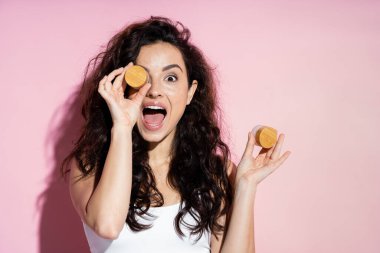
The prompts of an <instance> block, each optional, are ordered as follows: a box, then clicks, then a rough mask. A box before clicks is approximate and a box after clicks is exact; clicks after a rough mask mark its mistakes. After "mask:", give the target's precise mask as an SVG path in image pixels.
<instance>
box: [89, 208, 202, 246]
mask: <svg viewBox="0 0 380 253" xmlns="http://www.w3.org/2000/svg"><path fill="white" fill-rule="evenodd" d="M179 208H180V203H178V204H174V205H170V206H163V207H150V208H149V213H150V214H153V215H155V216H156V218H151V217H149V216H144V217H146V218H147V219H148V220H145V219H143V218H141V217H138V216H137V217H136V219H137V220H138V221H139V223H141V224H152V227H151V228H149V229H147V230H143V231H140V232H134V231H132V230H130V228H129V227H128V226H127V224H126V223H125V224H124V227H123V229H122V231H121V232H120V234H119V237H118V238H117V239H116V240H108V239H104V238H102V237H100V236H98V235H97V234H96V233H95V232H94V231H93V230H92V229H91V228H90V227H89V226H87V225H86V224H85V223H84V222H83V227H84V231H85V234H86V237H87V241H88V244H89V246H90V250H91V252H92V253H103V252H107V253H130V252H133V253H135V252H136V253H145V252H147V253H148V252H165V253H206V252H207V253H209V252H210V233H209V232H206V233H203V235H202V237H201V238H200V239H199V241H196V235H195V236H194V235H192V236H191V235H190V232H191V231H190V230H189V229H188V228H186V227H185V226H183V225H182V224H181V230H182V232H183V233H184V234H185V236H184V237H182V238H181V237H180V236H179V235H177V233H176V231H175V221H174V218H175V216H176V215H177V213H178V211H179ZM184 221H185V222H186V223H187V224H191V225H194V224H195V220H194V219H193V218H192V217H191V215H190V214H186V216H185V217H184Z"/></svg>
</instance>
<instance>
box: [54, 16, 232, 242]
mask: <svg viewBox="0 0 380 253" xmlns="http://www.w3.org/2000/svg"><path fill="white" fill-rule="evenodd" d="M189 38H190V31H189V30H188V29H187V28H186V27H184V26H183V25H182V24H181V23H180V22H176V23H174V22H173V21H171V20H170V19H167V18H164V17H154V16H152V17H151V18H149V19H147V20H145V21H142V22H137V23H134V24H131V25H129V26H127V27H125V28H124V29H123V30H121V31H120V32H119V33H117V34H116V35H115V36H113V37H112V39H111V40H110V41H109V43H108V44H107V47H106V50H105V51H104V52H101V53H99V54H98V55H97V56H96V57H95V58H93V59H92V60H91V61H90V63H89V64H88V65H87V69H86V73H85V78H84V81H83V83H82V89H81V94H82V96H83V99H84V103H83V106H82V116H83V117H84V119H85V125H84V126H83V128H82V132H81V135H80V137H79V138H78V140H77V141H76V142H75V146H74V149H73V150H72V152H71V153H70V154H69V155H68V156H67V157H66V158H65V160H64V161H63V163H62V165H61V171H62V174H63V175H65V174H66V173H67V172H68V170H67V169H65V168H66V166H65V165H67V162H68V161H69V160H71V159H72V158H75V159H76V160H77V161H78V166H79V169H80V170H81V172H82V173H83V174H82V178H84V177H87V176H89V175H95V185H96V184H97V183H98V182H99V179H100V177H101V174H102V169H103V166H104V163H105V159H106V156H107V152H108V149H109V146H110V137H111V136H110V132H111V131H110V130H111V128H112V118H111V115H110V112H109V110H108V107H107V105H106V103H105V101H104V100H103V98H102V97H101V96H100V94H99V93H98V91H97V89H98V83H99V82H100V80H101V79H102V78H103V76H104V75H108V74H109V73H110V72H111V71H113V70H114V69H117V68H120V67H123V66H125V65H126V64H127V63H129V62H131V61H132V62H135V60H136V58H137V56H138V54H139V51H140V49H141V47H142V46H144V45H149V44H153V43H156V42H160V41H162V42H167V43H170V44H171V45H173V46H175V47H177V48H178V49H179V51H180V52H181V54H182V57H183V59H184V62H185V66H186V69H187V74H188V76H187V77H188V80H189V87H190V85H191V82H190V80H197V81H198V87H197V90H196V92H195V94H194V96H193V99H192V101H191V103H190V104H189V105H188V106H187V107H186V109H185V112H184V114H183V116H182V118H181V119H180V121H179V123H178V125H177V130H176V134H175V140H174V143H173V147H172V160H171V163H170V168H169V173H168V182H169V184H170V185H171V186H172V187H173V188H174V189H176V190H177V191H178V192H179V193H180V195H181V202H182V203H181V209H180V211H179V213H178V214H177V216H176V218H175V227H176V231H177V233H178V234H179V235H181V236H183V235H184V234H183V232H182V231H181V227H180V223H181V224H182V225H185V226H186V227H188V228H190V229H191V231H192V234H194V235H197V236H198V238H200V237H201V235H202V234H203V233H204V232H205V231H211V232H212V233H213V234H217V233H218V232H220V231H223V230H224V229H225V228H224V226H223V225H222V224H219V223H218V222H217V220H218V218H219V217H221V216H223V215H228V211H229V209H230V207H231V202H232V189H231V185H230V183H229V180H228V175H227V166H228V164H229V162H228V161H229V158H230V151H229V148H228V146H227V145H226V144H225V143H224V142H223V141H222V139H221V133H220V129H219V126H218V122H220V109H219V107H218V106H217V96H216V91H215V80H214V78H213V75H212V71H213V69H212V68H211V67H210V66H209V65H208V63H207V61H206V59H205V57H204V56H203V54H202V52H201V51H200V50H199V49H198V48H197V47H196V46H194V45H193V44H192V43H191V42H190V41H189ZM99 60H100V63H99V64H97V62H98V61H99ZM92 61H95V63H94V70H93V71H92V73H91V74H90V75H89V76H88V75H87V74H88V71H89V67H90V64H91V62H92ZM87 76H88V77H87ZM127 93H128V90H126V91H125V94H127ZM132 141H133V149H132V150H133V155H132V156H133V177H132V189H131V199H130V207H129V211H128V215H127V218H126V222H127V224H128V225H129V227H130V228H131V229H132V230H134V231H141V230H144V229H147V228H149V227H150V225H143V224H140V223H139V222H138V220H137V217H138V216H140V217H141V216H142V215H143V214H149V213H148V210H149V207H150V206H151V205H152V204H153V203H154V204H155V205H156V206H162V205H163V203H164V201H163V196H162V194H161V193H160V192H159V190H158V189H157V186H156V182H155V177H154V174H153V172H152V169H151V168H150V166H149V164H148V154H147V143H146V141H145V140H144V139H143V138H142V137H141V135H140V134H139V132H138V129H137V127H136V126H135V127H134V129H133V131H132ZM80 179H81V178H80ZM80 179H79V180H80ZM186 214H189V215H191V216H192V217H193V218H194V219H195V221H196V225H193V226H192V225H190V224H186V223H185V222H184V219H183V218H184V216H185V215H186Z"/></svg>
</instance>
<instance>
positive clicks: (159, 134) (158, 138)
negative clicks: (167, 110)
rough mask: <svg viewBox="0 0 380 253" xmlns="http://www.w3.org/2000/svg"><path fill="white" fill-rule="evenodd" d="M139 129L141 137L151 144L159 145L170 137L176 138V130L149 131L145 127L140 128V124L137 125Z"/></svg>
mask: <svg viewBox="0 0 380 253" xmlns="http://www.w3.org/2000/svg"><path fill="white" fill-rule="evenodd" d="M137 129H138V131H139V133H140V135H141V137H142V138H143V139H144V140H145V141H146V142H149V143H159V142H162V141H163V140H165V139H166V138H167V137H169V136H173V138H174V133H175V131H174V130H171V131H168V130H165V129H164V128H163V129H160V130H159V131H149V130H147V129H144V126H140V124H139V123H137Z"/></svg>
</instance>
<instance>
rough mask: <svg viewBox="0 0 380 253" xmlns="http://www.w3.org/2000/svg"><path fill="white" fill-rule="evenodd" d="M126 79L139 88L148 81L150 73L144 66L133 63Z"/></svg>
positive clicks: (133, 86)
mask: <svg viewBox="0 0 380 253" xmlns="http://www.w3.org/2000/svg"><path fill="white" fill-rule="evenodd" d="M124 79H125V82H126V83H127V84H128V85H129V86H131V87H132V88H135V89H137V88H140V87H141V86H143V85H144V84H146V83H147V82H148V80H149V75H148V73H147V72H146V71H145V69H144V68H143V67H141V66H139V65H133V66H132V67H130V68H128V69H127V71H126V72H125V75H124Z"/></svg>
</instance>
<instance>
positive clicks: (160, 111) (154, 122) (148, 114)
mask: <svg viewBox="0 0 380 253" xmlns="http://www.w3.org/2000/svg"><path fill="white" fill-rule="evenodd" d="M142 113H143V119H144V123H145V125H146V126H147V127H148V128H152V127H153V128H157V127H159V126H161V124H162V122H163V121H164V119H165V116H166V109H165V108H163V107H161V106H157V105H149V106H145V107H144V109H143V111H142Z"/></svg>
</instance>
